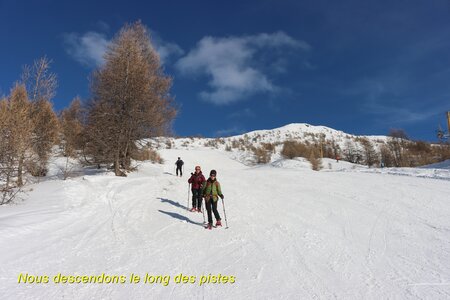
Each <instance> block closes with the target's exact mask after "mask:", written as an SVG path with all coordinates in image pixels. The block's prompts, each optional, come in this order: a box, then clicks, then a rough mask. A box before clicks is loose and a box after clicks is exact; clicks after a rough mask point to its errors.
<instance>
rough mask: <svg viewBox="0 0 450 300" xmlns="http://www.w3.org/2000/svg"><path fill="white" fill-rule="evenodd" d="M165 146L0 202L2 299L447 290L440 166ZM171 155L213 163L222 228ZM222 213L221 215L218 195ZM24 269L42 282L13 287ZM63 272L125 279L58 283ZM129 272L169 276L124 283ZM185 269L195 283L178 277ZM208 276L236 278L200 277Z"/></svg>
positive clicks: (374, 295) (449, 224)
mask: <svg viewBox="0 0 450 300" xmlns="http://www.w3.org/2000/svg"><path fill="white" fill-rule="evenodd" d="M161 154H162V156H163V157H164V159H165V160H166V163H165V164H164V165H153V164H151V163H143V164H141V165H140V167H139V171H138V172H135V173H132V174H130V175H129V177H127V178H119V177H114V176H112V175H111V174H110V173H106V172H102V171H98V173H96V172H95V171H94V170H90V171H89V174H88V175H84V176H79V177H75V178H71V179H68V180H66V181H62V180H58V179H56V178H57V176H54V177H53V180H48V181H46V182H43V183H40V184H35V185H33V186H32V191H29V192H28V195H27V198H26V199H25V201H23V202H21V203H18V204H16V205H9V206H2V207H0V245H1V247H0V295H1V296H0V298H2V299H448V298H450V288H449V287H450V265H449V263H448V261H449V257H450V218H449V215H450V202H449V201H450V200H449V194H450V185H449V181H448V179H450V175H448V173H447V175H444V176H443V177H442V178H441V179H445V180H441V179H435V178H422V177H421V176H420V175H421V174H424V173H420V172H429V170H438V169H414V170H408V169H402V170H401V171H402V172H404V173H408V174H409V175H410V176H393V175H391V174H387V173H367V172H366V171H367V170H366V169H365V168H364V167H354V165H352V164H347V163H344V164H343V162H339V163H337V162H335V161H332V160H329V161H324V165H325V169H324V170H323V171H322V172H314V171H311V170H310V169H309V167H308V166H307V165H305V162H304V161H303V160H302V159H296V160H291V161H285V160H281V159H278V160H276V161H274V162H273V163H272V164H268V165H264V166H257V167H248V166H245V165H243V164H241V163H239V162H238V161H236V160H233V159H231V158H230V153H229V152H226V151H221V150H213V149H207V148H206V149H205V148H201V147H198V148H197V149H193V147H192V148H191V149H185V147H183V148H182V149H166V150H161ZM178 156H181V157H182V159H183V160H184V161H185V167H184V169H185V173H186V174H189V172H191V170H193V168H194V166H195V165H197V164H199V165H201V166H202V168H203V170H204V172H205V173H207V172H209V170H210V169H212V168H214V169H216V170H217V171H218V179H219V181H220V182H221V184H222V188H223V193H224V194H225V205H226V207H225V208H226V216H227V221H228V225H229V228H228V229H225V228H217V229H213V230H211V231H209V230H205V229H203V227H202V223H203V216H202V214H201V213H191V212H187V211H186V206H188V205H189V206H190V201H189V200H188V184H187V176H184V177H182V178H179V177H175V176H174V175H173V173H174V162H175V160H176V158H177V157H178ZM329 165H331V168H329V167H327V166H329ZM439 170H444V169H439ZM392 172H393V173H395V170H393V171H392ZM445 176H447V177H445ZM219 212H220V214H221V216H222V219H223V221H224V219H225V218H224V211H223V206H222V203H220V204H219ZM20 273H28V274H30V275H48V276H50V282H49V283H47V284H36V283H34V284H23V283H20V284H18V283H17V280H18V275H19V274H20ZM58 273H62V274H63V275H101V274H102V273H105V274H108V275H124V276H127V282H126V283H124V284H105V283H103V284H102V283H91V284H76V283H74V284H69V283H66V284H62V283H59V284H55V283H53V282H52V277H53V276H54V275H57V274H58ZM131 273H134V274H137V275H140V276H141V279H142V280H144V276H145V274H146V273H148V274H149V275H170V276H171V281H170V283H168V285H166V286H165V285H163V284H161V283H154V284H150V283H143V282H142V281H141V282H140V283H137V284H131V283H128V280H129V277H130V275H131ZM180 273H182V274H185V275H193V276H197V282H196V283H194V284H175V283H174V282H173V279H174V277H175V276H176V275H178V274H180ZM209 274H211V275H218V274H221V275H227V276H234V277H235V280H236V282H235V283H233V284H230V283H221V284H213V283H209V284H203V285H200V284H199V282H198V281H199V279H200V276H202V275H206V276H208V275H209Z"/></svg>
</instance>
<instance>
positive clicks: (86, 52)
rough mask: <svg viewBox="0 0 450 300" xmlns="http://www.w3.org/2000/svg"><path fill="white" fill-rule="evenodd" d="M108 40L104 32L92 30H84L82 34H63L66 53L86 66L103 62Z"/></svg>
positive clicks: (93, 65)
mask: <svg viewBox="0 0 450 300" xmlns="http://www.w3.org/2000/svg"><path fill="white" fill-rule="evenodd" d="M109 42H110V41H109V40H108V39H107V37H106V36H105V35H104V34H102V33H98V32H94V31H89V32H86V33H85V34H83V35H80V34H77V33H67V34H65V35H64V44H65V48H66V51H67V53H68V54H69V55H70V56H72V57H73V58H74V59H75V60H76V61H78V62H79V63H81V64H83V65H85V66H88V67H95V66H99V65H101V64H103V54H104V53H105V51H106V48H107V47H108V44H109Z"/></svg>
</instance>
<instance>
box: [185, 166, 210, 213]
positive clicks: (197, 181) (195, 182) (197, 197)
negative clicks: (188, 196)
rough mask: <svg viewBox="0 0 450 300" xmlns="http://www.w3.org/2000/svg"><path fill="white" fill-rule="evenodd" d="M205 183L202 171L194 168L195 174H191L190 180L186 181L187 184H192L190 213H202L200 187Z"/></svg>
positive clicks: (198, 167) (197, 167)
mask: <svg viewBox="0 0 450 300" xmlns="http://www.w3.org/2000/svg"><path fill="white" fill-rule="evenodd" d="M205 181H206V179H205V176H203V174H202V169H201V168H200V166H196V167H195V173H191V178H189V180H188V182H189V183H191V184H192V188H191V191H192V208H191V211H192V212H194V211H198V212H200V213H201V212H202V198H203V194H202V187H203V183H204V182H205Z"/></svg>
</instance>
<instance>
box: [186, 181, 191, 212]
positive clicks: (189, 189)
mask: <svg viewBox="0 0 450 300" xmlns="http://www.w3.org/2000/svg"><path fill="white" fill-rule="evenodd" d="M190 192H191V184H190V183H189V185H188V200H187V205H186V210H189V198H190V197H189V196H190Z"/></svg>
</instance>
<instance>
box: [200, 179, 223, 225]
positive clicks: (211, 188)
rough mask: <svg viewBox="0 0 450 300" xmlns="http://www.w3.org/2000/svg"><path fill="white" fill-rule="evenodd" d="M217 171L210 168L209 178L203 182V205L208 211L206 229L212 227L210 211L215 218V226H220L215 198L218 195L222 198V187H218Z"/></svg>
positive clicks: (217, 198)
mask: <svg viewBox="0 0 450 300" xmlns="http://www.w3.org/2000/svg"><path fill="white" fill-rule="evenodd" d="M216 175H217V172H216V170H211V172H209V178H208V180H207V181H206V182H204V183H203V189H202V190H203V197H205V205H206V210H207V211H208V225H207V226H206V228H207V229H211V227H212V222H213V221H212V214H211V209H212V212H213V213H214V217H215V218H216V227H217V226H222V223H221V219H220V215H219V212H218V211H217V200H219V197H220V198H221V199H223V198H224V196H223V194H222V189H221V188H220V183H219V182H218V181H217V179H216Z"/></svg>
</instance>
